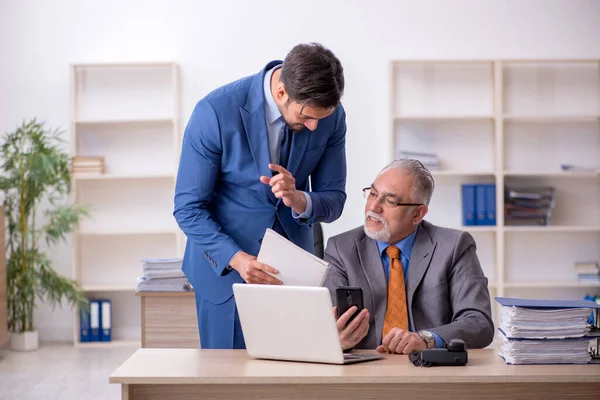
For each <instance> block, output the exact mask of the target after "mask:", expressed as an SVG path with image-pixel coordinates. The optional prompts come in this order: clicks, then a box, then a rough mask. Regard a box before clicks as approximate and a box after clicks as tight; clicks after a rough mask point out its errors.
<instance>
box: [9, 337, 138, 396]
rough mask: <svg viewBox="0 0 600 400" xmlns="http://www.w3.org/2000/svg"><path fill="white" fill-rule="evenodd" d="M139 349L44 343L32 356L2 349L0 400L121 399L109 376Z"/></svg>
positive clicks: (131, 346)
mask: <svg viewBox="0 0 600 400" xmlns="http://www.w3.org/2000/svg"><path fill="white" fill-rule="evenodd" d="M137 348H138V347H135V346H133V345H126V346H121V347H118V346H117V347H107V348H95V347H74V346H73V345H69V344H42V345H41V346H40V348H39V349H38V350H36V351H34V352H28V353H20V352H12V351H10V350H0V399H1V400H30V399H44V400H50V399H64V400H70V399H86V400H87V399H94V400H109V399H110V400H116V399H120V398H121V389H120V386H119V385H114V384H109V383H108V377H109V375H110V374H111V373H112V372H113V371H114V370H115V369H116V368H117V367H118V366H119V365H121V364H122V363H123V362H124V361H125V360H126V359H127V358H129V356H131V355H132V354H133V353H134V352H135V351H136V350H137Z"/></svg>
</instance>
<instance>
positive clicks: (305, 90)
mask: <svg viewBox="0 0 600 400" xmlns="http://www.w3.org/2000/svg"><path fill="white" fill-rule="evenodd" d="M281 81H282V82H283V84H284V85H285V89H286V91H287V93H288V96H289V98H290V100H292V101H295V102H297V103H300V104H305V105H308V106H311V107H318V108H333V107H337V106H338V105H339V104H340V100H341V98H342V95H343V93H344V69H343V68H342V63H340V60H338V59H337V57H336V56H335V55H334V54H333V53H332V52H331V50H329V49H327V48H325V47H324V46H322V45H320V44H319V43H307V44H299V45H296V46H294V48H293V49H292V50H290V52H289V53H288V55H287V56H286V57H285V60H284V61H283V66H282V67H281Z"/></svg>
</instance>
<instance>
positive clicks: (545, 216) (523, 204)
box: [504, 187, 556, 225]
mask: <svg viewBox="0 0 600 400" xmlns="http://www.w3.org/2000/svg"><path fill="white" fill-rule="evenodd" d="M555 196H556V190H555V188H554V187H529V188H514V187H506V188H505V196H504V203H505V204H504V213H505V214H504V220H505V221H506V225H550V220H551V216H552V210H553V209H554V202H555Z"/></svg>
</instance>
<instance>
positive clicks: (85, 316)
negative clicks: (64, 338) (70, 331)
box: [79, 308, 91, 343]
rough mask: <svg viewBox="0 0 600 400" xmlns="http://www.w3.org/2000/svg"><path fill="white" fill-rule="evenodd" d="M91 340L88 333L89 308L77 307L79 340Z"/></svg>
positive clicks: (84, 341)
mask: <svg viewBox="0 0 600 400" xmlns="http://www.w3.org/2000/svg"><path fill="white" fill-rule="evenodd" d="M90 340H91V334H90V310H89V308H88V309H84V308H80V309H79V341H80V342H82V343H86V342H89V341H90Z"/></svg>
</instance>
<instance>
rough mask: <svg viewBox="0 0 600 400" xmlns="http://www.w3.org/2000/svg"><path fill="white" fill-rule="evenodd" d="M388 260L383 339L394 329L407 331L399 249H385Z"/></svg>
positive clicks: (390, 247) (406, 312) (391, 247)
mask: <svg viewBox="0 0 600 400" xmlns="http://www.w3.org/2000/svg"><path fill="white" fill-rule="evenodd" d="M385 252H386V254H387V255H388V257H389V258H390V278H389V280H388V295H387V310H386V311H385V320H384V321H383V332H382V336H381V338H382V339H383V338H384V337H385V336H386V335H387V334H388V333H389V331H390V330H392V328H394V327H398V328H400V329H404V330H406V331H407V330H408V309H407V306H406V287H405V285H404V270H403V268H402V262H401V261H400V249H399V248H398V247H396V246H388V248H387V249H385Z"/></svg>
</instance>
